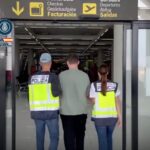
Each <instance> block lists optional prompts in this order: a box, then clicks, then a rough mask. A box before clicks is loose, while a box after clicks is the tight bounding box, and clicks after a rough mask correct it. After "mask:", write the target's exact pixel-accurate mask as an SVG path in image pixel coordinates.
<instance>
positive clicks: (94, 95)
mask: <svg viewBox="0 0 150 150" xmlns="http://www.w3.org/2000/svg"><path fill="white" fill-rule="evenodd" d="M89 96H90V98H95V97H96V92H95V87H94V84H93V83H92V84H91V87H90V94H89Z"/></svg>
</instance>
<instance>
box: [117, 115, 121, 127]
mask: <svg viewBox="0 0 150 150" xmlns="http://www.w3.org/2000/svg"><path fill="white" fill-rule="evenodd" d="M117 125H118V127H119V128H121V127H122V119H121V118H120V117H119V118H118V121H117Z"/></svg>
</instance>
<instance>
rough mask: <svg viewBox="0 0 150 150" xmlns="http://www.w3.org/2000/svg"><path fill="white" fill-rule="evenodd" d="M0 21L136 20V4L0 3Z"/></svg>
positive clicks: (122, 0) (107, 0)
mask: <svg viewBox="0 0 150 150" xmlns="http://www.w3.org/2000/svg"><path fill="white" fill-rule="evenodd" d="M0 3H1V5H0V12H1V14H0V17H1V18H8V19H28V20H34V19H36V20H81V19H98V20H136V19H137V10H138V7H137V0H10V1H6V0H1V2H0Z"/></svg>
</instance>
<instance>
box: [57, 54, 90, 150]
mask: <svg viewBox="0 0 150 150" xmlns="http://www.w3.org/2000/svg"><path fill="white" fill-rule="evenodd" d="M67 65H68V68H69V70H67V71H64V72H62V73H60V75H59V79H60V84H61V88H62V95H61V98H60V114H61V120H62V126H63V130H64V143H65V148H66V150H84V136H85V124H86V119H87V111H88V110H87V105H88V100H87V97H86V90H87V87H88V86H89V84H90V81H89V78H88V76H87V74H85V73H84V72H82V71H80V70H78V65H79V59H78V57H77V56H76V55H70V56H69V57H68V59H67Z"/></svg>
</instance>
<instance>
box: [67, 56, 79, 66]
mask: <svg viewBox="0 0 150 150" xmlns="http://www.w3.org/2000/svg"><path fill="white" fill-rule="evenodd" d="M67 61H68V62H69V64H77V63H78V62H79V57H78V56H77V55H76V54H70V55H69V56H68V57H67Z"/></svg>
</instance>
